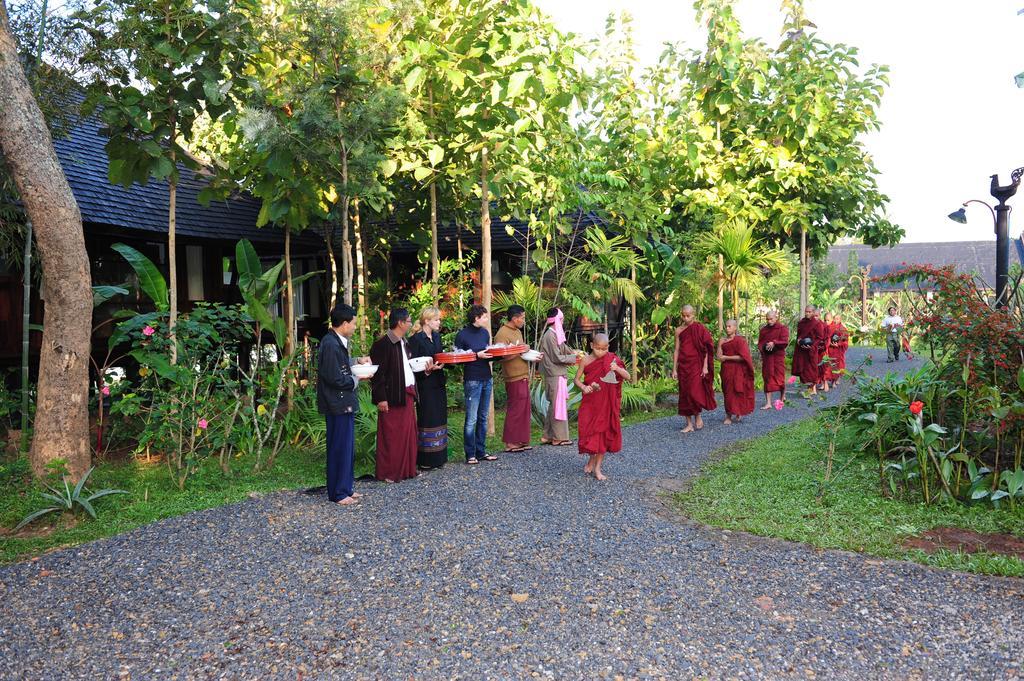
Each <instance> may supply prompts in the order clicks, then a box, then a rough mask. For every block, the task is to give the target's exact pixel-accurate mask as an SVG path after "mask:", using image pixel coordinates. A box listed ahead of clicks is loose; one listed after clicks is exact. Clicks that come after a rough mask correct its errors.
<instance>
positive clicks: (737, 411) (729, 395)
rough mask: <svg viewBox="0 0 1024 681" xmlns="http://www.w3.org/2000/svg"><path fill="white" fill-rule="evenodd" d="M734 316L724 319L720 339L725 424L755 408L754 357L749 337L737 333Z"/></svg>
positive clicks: (740, 418)
mask: <svg viewBox="0 0 1024 681" xmlns="http://www.w3.org/2000/svg"><path fill="white" fill-rule="evenodd" d="M738 329H739V324H738V323H737V322H736V320H735V319H730V320H728V321H727V322H726V323H725V338H722V339H720V340H719V341H718V353H717V358H718V361H719V362H721V363H722V369H721V371H722V397H723V398H725V421H723V423H725V425H727V426H731V425H732V424H733V423H739V422H740V421H741V420H743V417H744V416H746V415H747V414H749V413H751V412H753V411H754V402H755V397H754V360H753V359H751V358H750V346H749V345H747V339H746V338H744V337H743V336H740V335H738V334H737V333H736V331H737V330H738Z"/></svg>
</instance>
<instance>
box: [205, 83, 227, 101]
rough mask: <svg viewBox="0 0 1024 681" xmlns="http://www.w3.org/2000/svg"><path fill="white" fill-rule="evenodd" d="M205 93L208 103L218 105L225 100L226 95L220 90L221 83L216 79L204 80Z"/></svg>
mask: <svg viewBox="0 0 1024 681" xmlns="http://www.w3.org/2000/svg"><path fill="white" fill-rule="evenodd" d="M203 93H204V94H205V95H206V102H207V104H211V105H213V106H216V105H218V104H220V103H221V102H223V101H224V95H223V94H222V93H221V91H220V83H218V82H217V81H215V80H207V81H203Z"/></svg>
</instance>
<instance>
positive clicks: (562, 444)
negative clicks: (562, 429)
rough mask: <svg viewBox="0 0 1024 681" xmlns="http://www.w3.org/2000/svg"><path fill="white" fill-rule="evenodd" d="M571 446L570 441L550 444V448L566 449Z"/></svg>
mask: <svg viewBox="0 0 1024 681" xmlns="http://www.w3.org/2000/svg"><path fill="white" fill-rule="evenodd" d="M571 444H573V442H572V440H558V441H557V442H552V443H551V446H552V447H568V446H569V445H571Z"/></svg>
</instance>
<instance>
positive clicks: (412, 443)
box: [376, 386, 419, 482]
mask: <svg viewBox="0 0 1024 681" xmlns="http://www.w3.org/2000/svg"><path fill="white" fill-rule="evenodd" d="M418 445H419V434H418V433H417V432H416V388H414V387H412V386H409V387H408V388H406V399H405V404H402V405H396V404H390V403H389V405H388V410H387V411H386V412H377V456H376V464H377V470H376V477H377V479H378V480H391V481H392V482H398V481H399V480H408V479H409V478H415V477H416V476H417V475H418V473H417V472H416V449H417V447H418Z"/></svg>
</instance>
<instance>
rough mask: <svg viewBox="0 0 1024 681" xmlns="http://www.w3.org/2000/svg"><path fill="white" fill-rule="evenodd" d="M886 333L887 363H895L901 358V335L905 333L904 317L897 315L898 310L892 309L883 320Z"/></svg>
mask: <svg viewBox="0 0 1024 681" xmlns="http://www.w3.org/2000/svg"><path fill="white" fill-rule="evenodd" d="M882 329H883V330H884V331H885V350H886V354H887V355H888V358H887V359H886V362H895V361H896V360H898V359H899V358H900V334H901V333H903V317H901V316H899V315H898V314H896V308H895V307H890V308H889V310H888V314H887V315H886V317H885V319H883V320H882Z"/></svg>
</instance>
